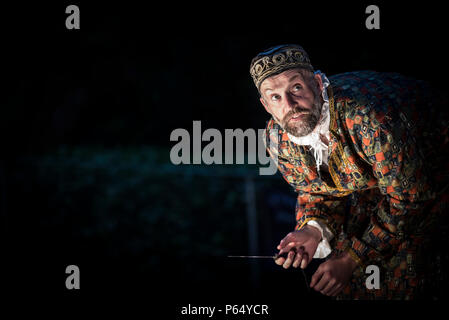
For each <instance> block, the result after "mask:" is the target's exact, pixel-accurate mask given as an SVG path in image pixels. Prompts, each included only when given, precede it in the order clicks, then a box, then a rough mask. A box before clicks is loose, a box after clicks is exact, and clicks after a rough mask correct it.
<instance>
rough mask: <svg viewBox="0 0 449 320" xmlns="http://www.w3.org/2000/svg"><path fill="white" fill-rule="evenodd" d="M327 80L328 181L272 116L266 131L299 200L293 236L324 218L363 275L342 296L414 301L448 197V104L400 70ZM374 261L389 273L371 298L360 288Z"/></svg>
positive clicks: (305, 149)
mask: <svg viewBox="0 0 449 320" xmlns="http://www.w3.org/2000/svg"><path fill="white" fill-rule="evenodd" d="M329 80H330V82H331V86H330V87H329V88H328V95H329V98H330V99H329V100H330V115H331V123H330V132H331V139H330V144H329V148H330V156H329V163H328V168H327V169H328V170H321V171H322V174H321V177H320V176H319V175H318V173H317V168H316V166H315V161H314V158H313V155H312V153H311V152H310V150H309V147H308V146H299V145H296V144H294V143H293V142H291V141H290V140H289V139H288V136H287V134H286V132H284V131H283V129H282V128H281V127H280V126H279V125H278V124H277V123H276V122H275V121H274V120H273V119H271V120H270V121H269V122H268V124H267V128H266V142H267V146H270V147H269V148H268V151H269V153H270V155H271V156H272V157H274V158H277V161H278V168H279V170H280V172H281V173H282V175H283V177H284V178H285V180H286V181H287V182H288V183H289V184H290V185H291V186H292V187H293V188H294V189H295V191H296V192H297V193H298V201H297V206H296V221H297V225H296V229H297V230H299V229H300V228H302V226H303V225H305V224H306V223H307V222H308V221H310V220H320V221H322V222H323V223H325V224H326V225H327V226H328V227H329V228H330V229H331V230H332V231H333V232H334V235H336V236H335V238H334V240H333V243H331V245H332V246H333V248H334V249H335V251H348V252H349V253H350V254H351V256H352V257H353V258H354V259H355V260H356V261H357V262H358V263H359V265H360V270H358V271H356V273H358V274H359V277H357V276H354V277H353V278H354V279H353V282H352V284H351V285H350V286H348V287H347V288H346V289H345V291H344V294H343V295H341V297H340V298H342V297H346V298H352V299H354V298H360V299H361V298H401V299H407V298H412V297H413V295H414V293H415V289H416V287H417V286H418V281H419V275H418V273H419V272H417V270H416V260H417V259H418V260H419V259H420V258H419V257H418V256H417V252H418V250H417V248H418V247H419V246H420V245H421V244H422V243H423V241H424V240H425V239H426V235H427V234H428V233H429V232H430V230H432V228H433V227H434V226H435V224H436V221H437V219H438V217H439V215H440V214H441V212H443V211H445V210H446V204H447V199H448V197H447V195H446V193H444V192H443V191H442V190H443V188H444V187H445V186H446V185H447V183H448V176H447V173H448V172H449V166H448V165H449V161H448V159H449V158H448V154H447V149H448V148H447V146H448V145H449V144H448V142H449V136H448V131H447V130H448V127H449V122H448V119H449V117H448V116H447V112H446V111H447V109H448V108H447V101H445V100H444V99H443V98H442V97H440V96H439V95H438V94H437V93H436V92H435V91H433V90H432V89H431V88H430V87H429V86H428V85H427V84H426V83H425V82H422V81H417V80H413V79H409V78H406V77H404V76H401V75H399V74H395V73H377V72H373V71H359V72H351V73H344V74H339V75H335V76H332V77H329ZM444 105H446V107H442V106H444ZM442 112H446V114H444V115H443V114H442ZM273 146H277V148H274V147H273ZM323 171H324V172H323ZM326 171H328V173H327V172H326ZM369 264H376V265H378V266H379V267H381V266H382V268H383V271H384V273H383V275H384V277H385V279H384V280H385V281H384V282H383V283H384V287H383V288H382V289H381V290H370V291H369V292H368V291H367V290H366V288H365V285H364V281H361V276H362V275H363V274H364V272H362V270H364V266H366V265H369ZM386 279H389V280H386ZM404 281H405V282H404Z"/></svg>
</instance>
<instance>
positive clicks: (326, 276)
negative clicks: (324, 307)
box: [313, 272, 329, 291]
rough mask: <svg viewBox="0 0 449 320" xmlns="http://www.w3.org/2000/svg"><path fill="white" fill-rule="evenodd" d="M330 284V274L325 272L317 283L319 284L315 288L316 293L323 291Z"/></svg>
mask: <svg viewBox="0 0 449 320" xmlns="http://www.w3.org/2000/svg"><path fill="white" fill-rule="evenodd" d="M328 282H329V274H328V273H327V272H325V273H323V275H322V277H321V279H320V280H319V281H318V282H317V284H316V285H315V286H314V287H313V288H314V289H315V290H316V291H321V290H323V289H324V288H325V287H326V285H327V283H328Z"/></svg>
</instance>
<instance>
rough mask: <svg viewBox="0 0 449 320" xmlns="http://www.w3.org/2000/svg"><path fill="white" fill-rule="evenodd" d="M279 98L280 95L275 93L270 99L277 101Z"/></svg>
mask: <svg viewBox="0 0 449 320" xmlns="http://www.w3.org/2000/svg"><path fill="white" fill-rule="evenodd" d="M279 99H281V96H280V95H278V94H275V95H272V96H271V100H273V101H278V100H279Z"/></svg>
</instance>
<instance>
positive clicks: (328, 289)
mask: <svg viewBox="0 0 449 320" xmlns="http://www.w3.org/2000/svg"><path fill="white" fill-rule="evenodd" d="M336 282H337V281H336V280H335V279H330V280H329V282H328V283H327V284H326V286H325V287H324V289H323V290H321V293H322V294H324V295H326V296H328V295H329V293H330V292H331V291H333V290H334V289H335V284H336Z"/></svg>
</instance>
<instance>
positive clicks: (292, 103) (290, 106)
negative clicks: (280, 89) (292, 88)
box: [285, 92, 298, 109]
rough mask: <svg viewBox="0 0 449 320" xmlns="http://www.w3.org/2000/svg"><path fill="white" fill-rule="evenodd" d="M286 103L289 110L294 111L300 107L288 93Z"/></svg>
mask: <svg viewBox="0 0 449 320" xmlns="http://www.w3.org/2000/svg"><path fill="white" fill-rule="evenodd" d="M285 102H286V106H287V108H288V109H294V108H295V107H296V106H297V105H298V103H297V102H296V100H295V99H294V97H293V95H292V94H290V93H288V92H287V93H286V94H285Z"/></svg>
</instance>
